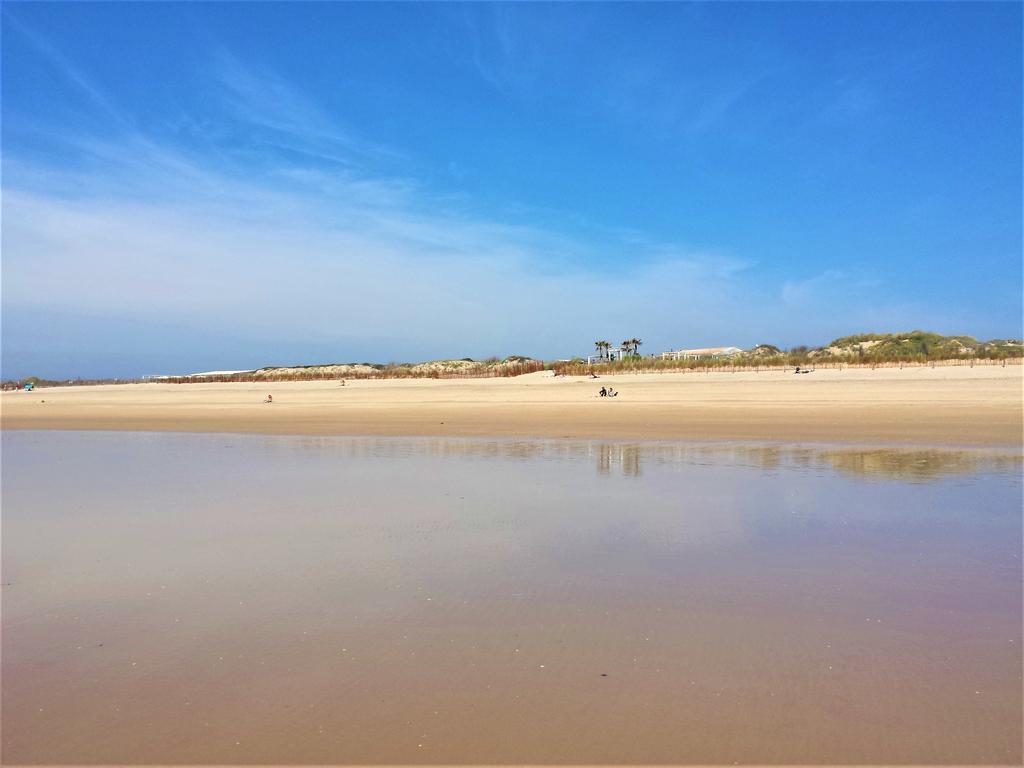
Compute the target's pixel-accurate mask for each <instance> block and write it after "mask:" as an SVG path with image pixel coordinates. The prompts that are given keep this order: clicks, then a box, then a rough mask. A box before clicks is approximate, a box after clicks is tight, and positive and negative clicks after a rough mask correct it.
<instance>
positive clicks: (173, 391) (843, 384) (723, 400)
mask: <svg viewBox="0 0 1024 768" xmlns="http://www.w3.org/2000/svg"><path fill="white" fill-rule="evenodd" d="M1022 383H1024V378H1022V367H1021V366H1019V365H1008V366H1006V367H1001V366H978V367H976V368H970V367H938V368H905V369H902V370H901V369H898V368H889V369H882V368H880V369H877V370H871V369H847V370H842V371H840V370H820V371H815V372H814V373H812V374H809V375H806V376H797V375H794V374H793V373H792V372H787V373H783V372H770V373H769V372H764V373H754V372H744V373H726V372H722V373H673V374H623V375H615V376H602V377H601V378H599V379H590V378H584V377H557V378H556V377H553V376H552V375H551V373H549V372H542V373H536V374H529V375H525V376H519V377H516V378H508V379H469V380H465V379H463V380H433V379H391V380H375V381H374V380H364V381H353V380H350V381H348V382H347V384H346V386H344V387H342V386H339V383H338V382H337V381H317V382H288V383H260V384H251V383H244V384H176V385H175V384H125V385H105V386H94V387H68V388H53V389H37V390H36V391H34V392H5V393H3V395H2V399H0V403H2V422H0V423H2V426H3V428H4V429H96V430H153V431H181V432H255V433H266V434H309V435H444V436H453V437H464V436H491V437H576V438H597V439H601V438H606V439H627V440H636V439H689V440H705V439H706V440H787V441H792V440H814V441H830V442H892V443H909V444H939V443H942V444H963V445H968V444H974V445H978V444H991V445H1013V446H1019V445H1021V442H1022V415H1024V409H1022ZM609 385H610V386H612V387H614V388H615V389H616V390H619V392H620V395H619V396H618V397H616V398H613V399H610V400H609V399H605V398H599V397H597V391H598V389H599V388H600V387H601V386H609ZM268 393H271V394H273V396H274V402H273V404H271V405H266V404H264V403H263V400H264V398H265V397H266V395H267V394H268Z"/></svg>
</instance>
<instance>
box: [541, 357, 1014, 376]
mask: <svg viewBox="0 0 1024 768" xmlns="http://www.w3.org/2000/svg"><path fill="white" fill-rule="evenodd" d="M1022 364H1024V358H1020V357H1005V358H966V357H965V358H954V359H947V360H913V361H906V360H904V361H900V360H881V361H876V362H861V361H859V360H856V359H850V360H828V361H824V360H822V361H815V360H813V359H811V360H808V361H806V362H800V363H796V362H794V363H766V364H764V365H758V364H756V363H740V362H738V361H736V360H730V359H728V358H725V359H720V360H717V361H714V362H701V361H694V360H689V361H685V360H678V361H676V360H671V361H670V360H660V359H653V358H642V359H635V360H629V361H627V362H626V363H625V364H618V365H605V366H601V365H588V364H582V363H566V364H564V365H561V366H559V365H556V366H555V370H556V371H557V372H558V374H559V375H563V376H585V375H589V374H590V373H591V372H597V371H602V370H603V371H606V372H607V373H609V374H613V373H622V374H628V373H771V372H776V373H779V372H785V371H793V370H794V369H795V368H796V367H797V366H799V367H800V370H828V369H832V370H840V371H843V370H846V369H860V370H864V369H867V370H874V369H876V368H897V369H901V370H902V369H903V368H947V367H961V368H974V367H975V366H978V367H1003V368H1005V367H1007V366H1019V365H1022Z"/></svg>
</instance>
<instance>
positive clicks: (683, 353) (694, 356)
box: [661, 347, 743, 360]
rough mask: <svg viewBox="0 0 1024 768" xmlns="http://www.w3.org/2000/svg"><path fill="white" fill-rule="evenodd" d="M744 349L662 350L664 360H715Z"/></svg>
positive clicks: (730, 355) (736, 353) (738, 352)
mask: <svg viewBox="0 0 1024 768" xmlns="http://www.w3.org/2000/svg"><path fill="white" fill-rule="evenodd" d="M742 351H743V350H742V349H740V348H739V347H704V348H702V349H677V350H676V351H674V352H662V353H661V359H662V360H715V359H717V358H721V357H732V356H733V355H738V354H740V353H741V352H742Z"/></svg>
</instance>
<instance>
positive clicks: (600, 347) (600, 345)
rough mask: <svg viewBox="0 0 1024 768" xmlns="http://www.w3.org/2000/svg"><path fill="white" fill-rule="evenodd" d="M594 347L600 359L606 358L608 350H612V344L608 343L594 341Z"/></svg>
mask: <svg viewBox="0 0 1024 768" xmlns="http://www.w3.org/2000/svg"><path fill="white" fill-rule="evenodd" d="M594 346H595V347H597V351H598V352H599V353H600V355H601V357H608V350H609V349H611V348H612V343H611V342H610V341H595V342H594Z"/></svg>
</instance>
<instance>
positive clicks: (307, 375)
mask: <svg viewBox="0 0 1024 768" xmlns="http://www.w3.org/2000/svg"><path fill="white" fill-rule="evenodd" d="M544 368H545V364H544V363H543V361H541V360H534V359H533V358H529V357H524V356H522V355H510V356H509V357H506V358H504V359H500V358H497V357H491V358H488V359H487V360H473V359H472V358H468V357H464V358H462V359H461V360H433V361H430V362H426V363H387V364H386V365H382V364H380V363H332V364H327V365H301V366H289V367H276V366H275V367H268V368H260V369H259V370H256V371H245V372H242V373H228V374H217V375H214V376H169V377H163V378H161V379H159V380H160V381H163V382H169V383H172V384H183V383H189V382H196V381H207V382H224V381H322V380H330V379H412V378H419V379H423V378H427V379H459V378H495V377H507V376H520V375H522V374H524V373H534V372H536V371H542V370H544Z"/></svg>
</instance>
